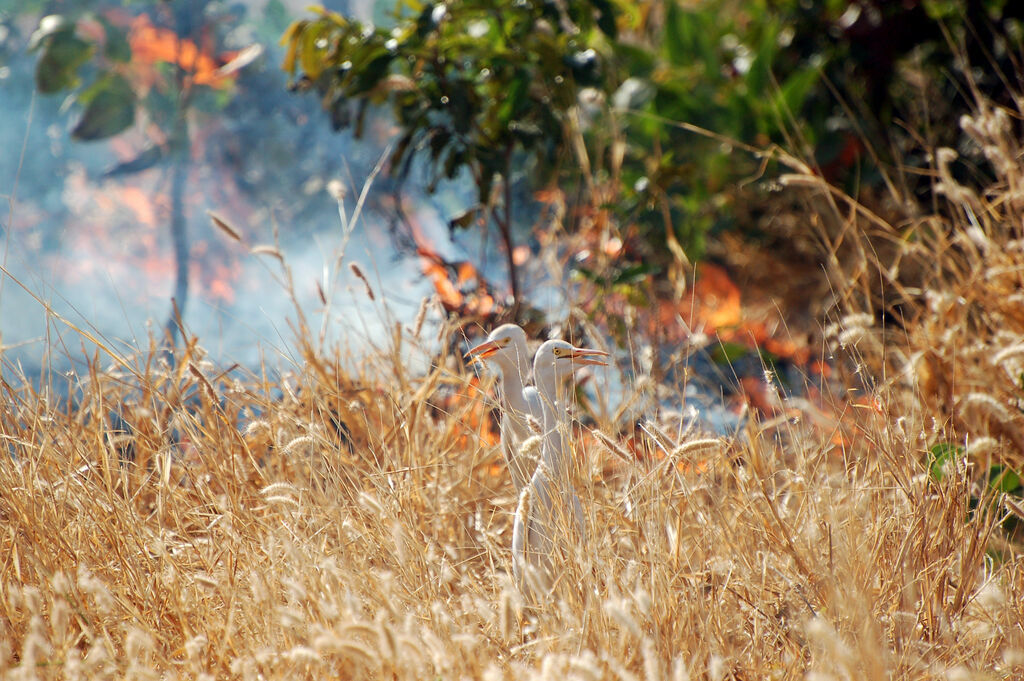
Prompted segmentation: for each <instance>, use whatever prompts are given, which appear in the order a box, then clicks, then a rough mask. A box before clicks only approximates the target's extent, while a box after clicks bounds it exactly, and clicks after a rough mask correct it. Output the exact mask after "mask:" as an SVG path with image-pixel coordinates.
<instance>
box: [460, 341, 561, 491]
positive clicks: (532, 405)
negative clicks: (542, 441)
mask: <svg viewBox="0 0 1024 681" xmlns="http://www.w3.org/2000/svg"><path fill="white" fill-rule="evenodd" d="M465 356H466V357H472V358H473V359H477V360H487V361H489V362H493V363H494V364H496V365H497V367H498V370H499V371H500V372H501V390H500V393H499V402H500V405H501V425H500V428H499V432H500V434H501V451H502V453H503V454H504V455H505V463H506V465H507V466H508V472H509V475H510V476H511V477H512V484H513V485H515V488H516V493H517V494H518V493H519V492H521V491H522V489H523V488H524V487H525V486H526V485H527V483H529V481H530V476H531V475H532V474H533V471H534V469H535V468H536V467H537V465H536V461H533V460H530V459H529V457H527V456H524V452H523V451H522V447H523V443H524V442H525V441H526V440H527V439H528V438H529V437H530V436H531V435H532V434H533V431H532V430H531V428H530V423H529V419H530V418H531V417H532V418H533V419H534V420H535V421H536V422H537V423H538V424H539V423H541V422H542V419H543V416H542V411H541V398H540V395H539V394H538V393H537V390H536V389H534V388H532V387H527V386H526V373H527V371H528V370H529V366H530V365H529V350H528V349H527V347H526V332H525V331H523V330H522V329H521V328H520V327H518V326H516V325H515V324H502V325H501V326H499V327H498V328H496V329H494V330H493V331H491V333H490V335H489V336H487V340H486V341H484V342H483V343H480V344H479V345H477V346H475V347H473V348H470V349H469V350H468V351H467V352H466V355H465Z"/></svg>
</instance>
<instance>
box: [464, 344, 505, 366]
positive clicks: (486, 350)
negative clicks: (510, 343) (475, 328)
mask: <svg viewBox="0 0 1024 681" xmlns="http://www.w3.org/2000/svg"><path fill="white" fill-rule="evenodd" d="M498 350H501V346H500V345H498V341H486V342H483V343H481V344H480V345H477V346H475V347H472V348H470V349H469V350H467V351H466V354H464V355H463V356H462V358H463V359H468V360H470V361H474V362H475V361H477V360H481V359H487V358H488V357H490V356H491V355H493V354H494V353H496V352H497V351H498Z"/></svg>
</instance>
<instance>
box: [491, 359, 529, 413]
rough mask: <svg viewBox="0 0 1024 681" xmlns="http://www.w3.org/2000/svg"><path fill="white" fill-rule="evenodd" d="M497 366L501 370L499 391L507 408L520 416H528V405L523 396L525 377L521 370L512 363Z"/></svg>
mask: <svg viewBox="0 0 1024 681" xmlns="http://www.w3.org/2000/svg"><path fill="white" fill-rule="evenodd" d="M498 366H499V367H500V368H501V391H502V394H503V396H504V398H505V401H506V402H507V403H508V406H510V407H512V410H513V411H515V412H517V413H518V414H520V415H522V414H529V413H530V411H529V405H528V404H527V402H526V398H525V397H524V396H523V389H524V388H525V387H526V376H524V375H523V370H522V368H521V367H520V366H517V365H516V364H515V363H514V362H502V363H501V364H499V365H498Z"/></svg>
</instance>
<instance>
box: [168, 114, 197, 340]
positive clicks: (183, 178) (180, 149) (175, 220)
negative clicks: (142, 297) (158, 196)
mask: <svg viewBox="0 0 1024 681" xmlns="http://www.w3.org/2000/svg"><path fill="white" fill-rule="evenodd" d="M174 136H175V139H174V140H172V142H171V144H172V148H173V149H174V151H173V152H172V153H173V156H172V159H171V242H172V244H173V246H174V271H175V278H174V296H173V297H172V299H171V312H170V315H169V316H168V318H167V323H166V324H165V325H164V335H165V337H166V338H167V344H168V349H170V350H173V349H174V347H175V345H177V339H178V329H179V326H180V325H181V320H182V318H183V317H184V316H185V305H186V304H187V303H188V265H189V251H188V219H187V216H186V214H185V187H186V186H187V185H188V169H189V156H190V147H191V144H190V140H189V135H188V124H187V123H186V122H185V118H184V115H182V116H181V119H180V120H179V121H178V123H177V124H176V125H175V135H174Z"/></svg>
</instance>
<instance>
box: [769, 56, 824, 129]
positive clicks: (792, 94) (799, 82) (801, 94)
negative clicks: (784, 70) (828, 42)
mask: <svg viewBox="0 0 1024 681" xmlns="http://www.w3.org/2000/svg"><path fill="white" fill-rule="evenodd" d="M818 75H819V73H818V69H815V68H806V69H803V70H801V71H797V72H796V73H794V74H792V75H790V76H789V78H787V79H786V82H785V83H783V84H782V87H781V88H780V90H779V92H777V93H776V95H775V102H774V104H775V108H776V111H777V112H778V114H779V115H781V116H796V117H798V118H799V116H800V111H801V109H803V105H804V101H805V100H806V99H807V95H808V94H809V93H810V91H811V88H813V87H814V84H815V83H817V82H818ZM784 120H785V119H784Z"/></svg>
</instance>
